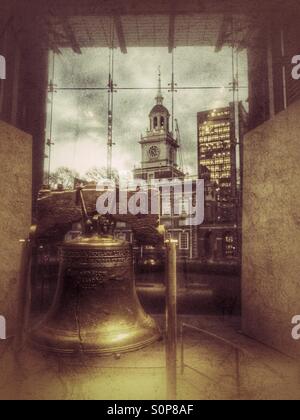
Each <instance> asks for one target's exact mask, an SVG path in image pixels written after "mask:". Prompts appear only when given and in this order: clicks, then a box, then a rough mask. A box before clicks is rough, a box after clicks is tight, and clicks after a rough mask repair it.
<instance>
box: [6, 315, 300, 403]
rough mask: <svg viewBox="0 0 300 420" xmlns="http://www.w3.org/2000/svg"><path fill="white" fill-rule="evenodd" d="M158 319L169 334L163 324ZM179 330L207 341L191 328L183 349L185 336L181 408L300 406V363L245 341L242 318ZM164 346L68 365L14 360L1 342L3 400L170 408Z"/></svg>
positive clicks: (36, 356)
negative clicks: (200, 404)
mask: <svg viewBox="0 0 300 420" xmlns="http://www.w3.org/2000/svg"><path fill="white" fill-rule="evenodd" d="M155 318H156V319H157V321H158V323H159V324H160V325H161V327H162V329H163V328H164V317H163V316H162V315H155ZM181 323H185V324H188V325H191V326H193V327H196V328H201V329H204V330H206V331H208V332H209V335H208V334H206V333H204V332H201V333H200V332H199V331H196V330H195V331H194V330H192V329H190V328H189V327H186V328H185V329H184V334H183V340H182V341H181V339H180V338H181V337H180V334H179V343H178V364H177V398H178V399H179V400H220V399H221V400H238V399H242V400H245V399H246V400H277V399H280V400H290V399H293V400H299V399H300V384H299V382H300V381H299V379H300V365H299V362H297V361H295V360H293V359H290V358H288V357H286V356H284V355H282V354H280V353H278V352H276V351H275V350H272V349H270V348H268V347H266V346H264V345H262V344H260V343H258V342H256V341H254V340H251V339H250V338H248V337H245V336H243V335H242V334H241V333H240V318H239V317H235V316H216V315H209V316H208V315H181V316H180V317H179V324H181ZM216 336H217V337H216ZM220 338H222V340H221V339H220ZM164 344H165V343H164V341H160V342H157V343H155V344H153V345H152V346H149V347H147V348H145V349H143V350H140V351H137V352H134V353H128V354H125V355H122V356H121V357H120V358H118V357H112V356H110V357H105V358H99V357H98V358H97V357H93V358H91V357H86V356H81V357H79V358H70V357H57V356H53V355H49V354H47V353H41V352H38V351H36V350H34V349H32V348H30V347H27V346H25V348H24V349H23V351H20V352H18V353H17V354H14V352H13V348H12V343H11V342H9V341H8V342H0V369H1V377H0V399H1V400H5V399H10V400H16V399H17V400H49V399H50V400H98V399H101V400H144V399H146V400H149V399H150V400H151V399H153V400H164V399H165V398H166V369H165V345H164ZM182 348H183V350H184V353H183V354H184V355H183V357H182ZM237 348H238V350H237ZM182 362H183V363H182ZM183 365H184V369H183Z"/></svg>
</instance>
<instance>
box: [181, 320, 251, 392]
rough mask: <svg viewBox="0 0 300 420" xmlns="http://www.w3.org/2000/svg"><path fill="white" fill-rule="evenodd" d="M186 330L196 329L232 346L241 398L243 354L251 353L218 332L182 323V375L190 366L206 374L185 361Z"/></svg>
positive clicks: (249, 354) (237, 385)
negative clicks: (217, 333)
mask: <svg viewBox="0 0 300 420" xmlns="http://www.w3.org/2000/svg"><path fill="white" fill-rule="evenodd" d="M185 330H191V331H195V332H197V333H199V334H202V335H204V336H206V337H209V338H211V339H213V340H215V341H217V342H219V343H222V344H225V345H227V346H228V347H230V348H232V349H233V350H234V352H235V372H236V375H235V377H236V391H237V398H238V399H240V398H241V354H243V355H247V356H251V353H249V352H248V351H246V350H245V349H244V348H242V347H241V346H239V345H238V344H235V343H234V342H232V341H229V340H226V339H225V338H223V337H220V336H218V335H216V334H213V333H211V332H209V331H206V330H204V329H202V328H198V327H195V326H193V325H189V324H186V323H182V324H181V326H180V346H181V375H183V374H184V369H185V368H188V369H190V370H193V371H194V372H196V373H198V374H199V375H201V376H204V374H203V372H201V371H199V370H198V369H195V368H194V367H192V366H189V365H188V364H186V363H185V360H184V356H185V349H184V331H185Z"/></svg>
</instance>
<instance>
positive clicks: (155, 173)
mask: <svg viewBox="0 0 300 420" xmlns="http://www.w3.org/2000/svg"><path fill="white" fill-rule="evenodd" d="M155 101H156V105H155V106H154V107H153V108H152V110H151V111H150V114H149V119H150V127H149V129H148V130H147V132H146V135H145V136H143V137H142V138H141V141H140V145H141V149H142V162H141V167H140V168H138V169H135V170H134V176H135V178H138V179H144V180H146V181H147V180H151V179H164V178H167V179H172V178H183V177H184V174H183V172H182V171H181V170H180V169H179V168H178V165H177V152H178V148H179V145H178V142H177V140H176V139H174V137H173V133H171V132H170V113H169V111H168V109H167V108H166V107H165V106H164V97H163V94H162V83H161V71H160V69H159V73H158V92H157V96H156V98H155Z"/></svg>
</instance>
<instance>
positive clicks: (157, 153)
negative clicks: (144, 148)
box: [148, 146, 160, 160]
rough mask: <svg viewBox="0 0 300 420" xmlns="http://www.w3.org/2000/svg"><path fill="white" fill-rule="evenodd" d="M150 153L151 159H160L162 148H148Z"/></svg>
mask: <svg viewBox="0 0 300 420" xmlns="http://www.w3.org/2000/svg"><path fill="white" fill-rule="evenodd" d="M148 155H149V158H150V159H151V160H155V159H158V158H159V156H160V149H159V147H157V146H151V147H150V149H149V150H148Z"/></svg>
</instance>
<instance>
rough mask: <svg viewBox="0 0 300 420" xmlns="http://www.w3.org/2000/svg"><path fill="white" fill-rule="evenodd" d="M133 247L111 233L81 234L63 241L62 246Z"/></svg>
mask: <svg viewBox="0 0 300 420" xmlns="http://www.w3.org/2000/svg"><path fill="white" fill-rule="evenodd" d="M99 247H103V248H122V249H124V248H131V244H130V243H129V242H127V241H124V240H121V239H116V238H114V237H113V236H111V235H107V236H104V235H103V236H99V235H94V236H80V237H78V238H76V239H72V240H71V241H68V242H63V243H62V244H61V245H60V248H99Z"/></svg>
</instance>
